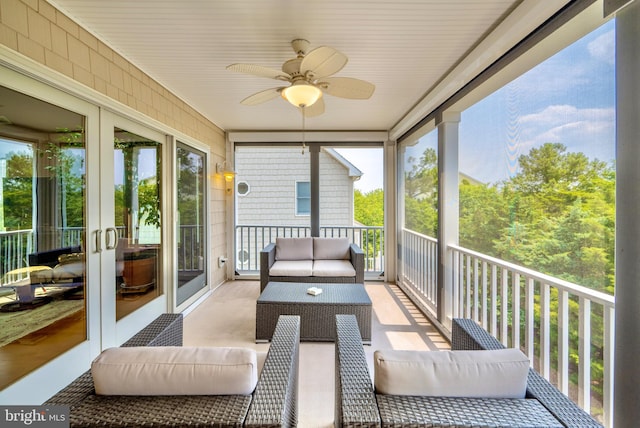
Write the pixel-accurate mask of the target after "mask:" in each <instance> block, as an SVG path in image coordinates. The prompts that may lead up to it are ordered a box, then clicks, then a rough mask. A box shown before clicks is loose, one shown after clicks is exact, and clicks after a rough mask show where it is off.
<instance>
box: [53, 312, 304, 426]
mask: <svg viewBox="0 0 640 428" xmlns="http://www.w3.org/2000/svg"><path fill="white" fill-rule="evenodd" d="M299 343H300V318H299V317H297V316H282V317H280V319H279V321H278V325H277V327H276V331H275V332H274V335H273V340H272V341H271V345H270V346H269V351H268V353H267V357H266V360H265V363H264V367H263V369H262V372H261V374H260V377H259V380H258V384H257V386H256V388H255V390H254V392H253V394H252V395H218V396H212V395H209V396H202V395H181V396H98V395H96V394H95V390H94V388H93V380H92V377H91V372H90V371H87V372H86V373H84V374H83V375H81V376H80V377H79V378H77V379H76V380H75V381H74V382H72V383H71V384H70V385H69V386H67V387H65V388H64V389H62V390H61V391H60V392H58V393H57V394H56V395H54V396H53V397H51V398H50V399H49V400H47V402H46V403H45V404H51V405H68V406H70V409H71V413H70V426H72V427H74V426H75V427H92V426H102V427H104V426H109V427H124V426H127V427H135V426H153V427H184V426H216V427H295V426H296V424H297V408H298V405H297V396H298V392H297V390H298V353H299ZM122 346H182V315H180V314H164V315H162V316H160V317H159V318H158V319H156V320H155V321H154V322H153V323H151V324H150V325H149V326H147V327H146V328H145V329H143V330H142V331H141V332H140V333H138V334H136V335H135V336H134V337H133V338H132V339H130V340H129V341H127V342H126V343H125V344H123V345H122Z"/></svg>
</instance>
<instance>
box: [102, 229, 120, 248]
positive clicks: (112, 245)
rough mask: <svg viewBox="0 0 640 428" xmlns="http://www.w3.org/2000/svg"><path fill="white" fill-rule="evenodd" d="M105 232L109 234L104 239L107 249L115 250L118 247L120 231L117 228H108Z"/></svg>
mask: <svg viewBox="0 0 640 428" xmlns="http://www.w3.org/2000/svg"><path fill="white" fill-rule="evenodd" d="M105 231H106V232H107V233H106V234H105V238H104V239H105V246H106V249H107V250H115V249H116V246H117V245H118V231H117V230H116V228H115V227H107V228H106V229H105ZM111 236H113V242H112V241H111V239H110V237H111Z"/></svg>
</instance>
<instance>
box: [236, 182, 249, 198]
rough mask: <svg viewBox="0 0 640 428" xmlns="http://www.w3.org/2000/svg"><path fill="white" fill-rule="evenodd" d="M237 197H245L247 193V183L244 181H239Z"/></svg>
mask: <svg viewBox="0 0 640 428" xmlns="http://www.w3.org/2000/svg"><path fill="white" fill-rule="evenodd" d="M237 188H238V195H240V196H245V195H247V194H248V193H249V183H247V182H246V181H240V182H239V183H238V187H237Z"/></svg>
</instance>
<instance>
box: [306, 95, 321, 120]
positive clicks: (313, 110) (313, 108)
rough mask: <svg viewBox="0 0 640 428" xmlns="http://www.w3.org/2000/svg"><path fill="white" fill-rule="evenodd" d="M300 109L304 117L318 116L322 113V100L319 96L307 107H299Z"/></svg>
mask: <svg viewBox="0 0 640 428" xmlns="http://www.w3.org/2000/svg"><path fill="white" fill-rule="evenodd" d="M300 110H302V114H304V117H314V116H320V115H321V114H322V113H324V100H323V99H322V98H320V99H318V101H316V102H315V103H313V104H311V105H310V106H309V107H305V108H304V109H302V108H300Z"/></svg>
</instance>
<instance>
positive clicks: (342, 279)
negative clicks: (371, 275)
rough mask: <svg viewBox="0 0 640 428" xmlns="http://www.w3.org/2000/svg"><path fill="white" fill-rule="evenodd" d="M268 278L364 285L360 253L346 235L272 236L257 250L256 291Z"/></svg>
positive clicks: (359, 249)
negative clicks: (273, 240) (263, 246)
mask: <svg viewBox="0 0 640 428" xmlns="http://www.w3.org/2000/svg"><path fill="white" fill-rule="evenodd" d="M270 281H275V282H303V283H356V284H364V252H363V251H362V249H361V248H360V247H359V246H358V245H356V244H353V243H350V242H349V240H348V238H317V237H303V238H276V242H272V243H270V244H269V245H267V246H266V247H265V248H264V249H263V250H262V251H261V252H260V292H262V291H263V290H264V288H265V287H266V286H267V283H268V282H270Z"/></svg>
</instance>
